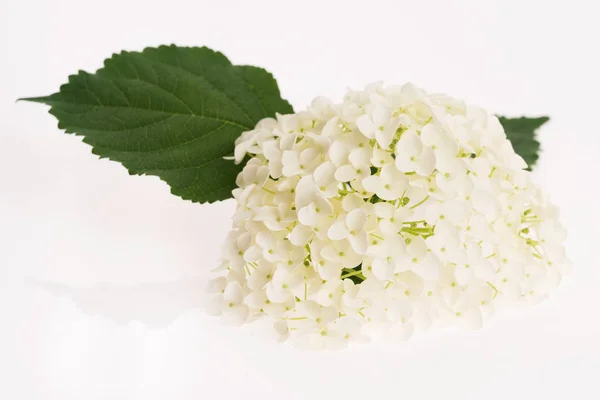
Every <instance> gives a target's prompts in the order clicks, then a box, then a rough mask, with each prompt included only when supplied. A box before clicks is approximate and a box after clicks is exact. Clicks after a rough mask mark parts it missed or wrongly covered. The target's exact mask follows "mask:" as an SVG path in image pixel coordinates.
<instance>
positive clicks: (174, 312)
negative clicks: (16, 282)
mask: <svg viewBox="0 0 600 400" xmlns="http://www.w3.org/2000/svg"><path fill="white" fill-rule="evenodd" d="M27 281H28V282H29V283H30V284H32V285H34V286H38V287H41V288H42V289H44V290H46V291H48V292H50V293H51V294H54V295H56V296H65V297H68V298H70V299H71V300H72V301H73V303H74V304H75V306H76V307H78V308H80V309H81V310H82V311H83V312H84V313H85V314H87V315H89V316H92V317H93V316H97V315H99V316H102V317H104V318H107V319H108V320H111V321H113V322H115V323H117V324H119V325H126V324H128V323H130V322H132V321H138V322H140V323H142V324H143V325H146V326H147V327H149V328H154V329H161V328H167V327H168V326H169V325H171V324H172V323H173V322H174V321H175V320H176V319H177V318H179V317H180V316H181V315H182V314H183V313H185V312H187V311H189V310H192V309H199V308H202V307H203V293H204V287H205V281H204V280H202V279H200V278H184V279H181V280H177V281H171V282H145V283H139V284H131V285H127V284H112V283H101V284H97V285H94V286H91V287H75V286H69V285H66V284H62V283H58V282H53V281H49V280H40V279H33V278H28V279H27Z"/></svg>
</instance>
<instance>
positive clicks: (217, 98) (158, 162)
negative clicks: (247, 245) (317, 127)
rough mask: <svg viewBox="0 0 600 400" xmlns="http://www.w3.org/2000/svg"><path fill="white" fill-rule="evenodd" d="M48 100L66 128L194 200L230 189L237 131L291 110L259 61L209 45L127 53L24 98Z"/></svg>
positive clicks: (209, 198) (228, 194)
mask: <svg viewBox="0 0 600 400" xmlns="http://www.w3.org/2000/svg"><path fill="white" fill-rule="evenodd" d="M22 100H27V101H34V102H39V103H44V104H48V105H50V106H51V109H50V113H51V114H52V115H54V116H55V117H56V118H57V119H58V121H59V123H58V127H59V128H61V129H64V130H65V131H66V132H67V133H74V134H76V135H81V136H83V137H84V139H83V141H84V142H85V143H87V144H89V145H91V146H92V147H93V150H92V152H93V153H94V154H97V155H99V156H100V157H101V158H109V159H111V160H114V161H118V162H120V163H122V164H123V165H124V166H125V167H126V168H127V169H128V170H129V173H130V174H136V175H143V174H146V175H156V176H158V177H159V178H160V179H162V180H164V181H165V182H167V183H168V184H169V185H170V186H171V192H172V193H173V194H176V195H178V196H181V197H182V198H184V199H186V200H191V201H194V202H201V203H204V202H214V201H218V200H224V199H227V198H229V197H231V190H232V189H234V188H235V178H236V176H237V174H238V172H239V171H240V170H241V168H242V165H235V164H234V163H233V161H229V160H224V159H223V157H224V156H228V155H232V154H233V149H234V141H235V139H236V138H237V137H238V136H239V135H240V134H241V133H242V132H244V131H248V130H251V129H253V128H254V126H255V125H256V123H257V122H258V121H259V120H261V119H262V118H265V117H274V116H275V113H281V114H288V113H292V112H293V110H292V107H291V106H290V104H289V103H288V102H287V101H286V100H284V99H282V98H281V96H280V94H279V89H278V87H277V82H276V81H275V79H274V78H273V76H272V75H271V74H269V73H268V72H267V71H265V70H264V69H261V68H256V67H251V66H236V65H232V64H231V63H230V62H229V60H228V59H227V58H226V57H225V56H224V55H223V54H221V53H218V52H215V51H213V50H210V49H208V48H206V47H202V48H199V47H176V46H161V47H158V48H147V49H145V50H143V51H142V52H122V53H120V54H115V55H113V57H112V58H110V59H107V60H106V61H105V63H104V67H103V68H102V69H99V70H98V71H96V73H95V74H90V73H87V72H84V71H80V72H79V73H78V74H77V75H72V76H70V77H69V82H68V83H67V84H65V85H63V86H62V87H61V88H60V91H59V92H58V93H55V94H52V95H50V96H47V97H36V98H26V99H22Z"/></svg>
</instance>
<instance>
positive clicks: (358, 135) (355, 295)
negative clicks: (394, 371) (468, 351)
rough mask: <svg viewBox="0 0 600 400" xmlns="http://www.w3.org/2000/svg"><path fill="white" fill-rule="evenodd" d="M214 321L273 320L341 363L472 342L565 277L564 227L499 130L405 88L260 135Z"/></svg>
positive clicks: (483, 116) (351, 96)
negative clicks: (413, 346)
mask: <svg viewBox="0 0 600 400" xmlns="http://www.w3.org/2000/svg"><path fill="white" fill-rule="evenodd" d="M234 158H235V161H236V162H238V163H240V162H241V161H242V160H244V159H248V162H247V163H246V165H245V167H244V169H243V170H242V172H240V174H239V176H238V179H237V185H238V186H239V188H238V189H235V190H234V193H233V194H234V198H235V199H236V201H237V203H238V207H237V211H236V214H235V215H234V217H233V230H232V232H231V234H230V235H229V236H228V237H227V239H226V243H225V246H224V249H223V260H222V263H221V268H219V269H218V271H219V272H217V273H218V274H220V275H219V276H218V277H217V278H216V279H215V280H213V281H212V282H211V285H210V287H209V291H210V292H211V293H213V297H212V302H211V306H212V307H211V312H212V313H213V314H223V315H225V316H226V317H227V318H228V319H230V320H232V321H234V322H235V323H243V322H249V321H252V320H255V319H256V318H258V317H265V318H270V319H272V320H273V327H274V329H275V331H276V332H277V333H278V335H279V337H280V339H281V340H291V341H294V343H296V344H298V345H301V346H308V347H311V348H323V347H330V348H338V347H343V346H346V345H347V344H348V343H349V342H351V341H356V342H360V341H364V340H366V339H367V338H368V336H367V334H368V333H369V332H373V331H374V330H380V331H382V332H385V333H384V336H385V337H388V338H390V339H393V340H406V339H408V338H410V337H411V336H412V335H413V334H414V333H416V332H419V331H422V330H424V329H427V328H428V327H429V326H432V327H447V326H453V325H455V326H458V327H463V328H468V329H472V328H477V327H479V326H481V324H482V323H483V320H484V319H485V318H489V317H490V316H491V315H492V314H493V312H494V309H495V308H496V307H499V306H502V304H506V302H505V300H510V301H511V302H515V301H516V302H520V303H524V304H534V303H537V302H539V301H541V300H543V299H544V298H546V297H547V295H548V294H549V292H550V291H552V290H554V289H555V288H556V285H557V283H558V282H559V281H560V278H561V276H562V275H564V274H566V273H568V272H569V269H570V263H569V261H568V260H567V258H566V255H565V251H564V246H563V242H564V240H565V237H566V232H565V230H564V229H563V228H562V226H561V225H560V223H559V222H558V211H557V209H556V207H555V206H553V205H552V204H551V203H550V202H549V201H548V199H547V197H546V196H545V195H544V194H543V192H542V191H541V190H540V188H539V187H538V186H536V185H535V184H534V183H533V181H532V180H531V179H530V176H529V173H528V172H527V171H525V170H524V168H526V164H525V162H524V161H523V159H522V158H521V157H520V156H519V155H517V154H516V153H515V152H514V150H513V148H512V145H511V143H510V141H508V140H507V138H506V134H505V133H504V131H503V128H502V126H501V125H500V123H499V121H498V119H497V118H496V117H495V116H493V115H491V114H488V113H487V112H485V111H484V110H482V109H480V108H476V107H471V106H467V105H465V104H464V103H463V102H462V101H459V100H456V99H453V98H450V97H448V96H442V95H428V94H427V93H425V92H424V91H423V90H421V89H419V88H417V87H415V86H413V85H410V84H407V85H404V86H401V87H397V86H395V87H384V86H383V85H382V84H381V83H375V84H371V85H368V86H367V87H366V88H365V90H363V91H350V92H349V93H348V94H347V95H346V96H345V97H344V101H343V103H341V104H334V103H332V102H331V101H329V100H327V99H324V98H321V97H319V98H317V99H315V100H314V101H313V103H312V104H311V106H310V107H309V109H308V111H303V112H299V113H296V114H291V115H277V116H276V118H266V119H264V120H263V121H261V122H259V123H258V124H257V126H256V128H255V129H254V130H252V131H249V132H245V133H244V134H243V135H241V137H240V138H239V139H238V140H237V142H236V148H235V157H234Z"/></svg>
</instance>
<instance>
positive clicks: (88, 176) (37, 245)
mask: <svg viewBox="0 0 600 400" xmlns="http://www.w3.org/2000/svg"><path fill="white" fill-rule="evenodd" d="M0 4H1V6H0V44H1V49H2V53H1V54H2V55H1V62H0V72H1V73H0V124H1V126H0V296H1V299H0V309H1V314H0V318H1V319H0V324H1V329H0V346H1V347H0V398H3V399H11V400H12V399H16V400H20V399H31V400H37V399H51V400H54V399H56V400H70V399H74V400H75V399H77V400H95V399H98V400H100V399H103V400H104V399H111V400H119V399H144V400H147V399H237V398H252V399H254V398H262V399H271V398H273V399H274V398H278V399H323V398H331V399H338V398H347V399H354V398H364V399H379V398H410V399H475V400H479V399H517V400H520V399H542V398H552V399H553V398H557V399H578V400H584V399H599V398H600V388H598V384H597V379H598V376H600V321H599V318H600V312H599V311H598V305H600V266H599V265H598V252H599V250H600V249H598V248H597V247H595V246H597V243H598V240H597V238H598V235H599V231H598V229H600V228H599V226H600V211H598V204H599V201H598V194H599V185H600V180H598V172H599V170H600V161H599V159H600V139H599V136H600V129H599V128H598V123H597V118H598V115H599V113H600V112H599V110H598V100H599V93H600V81H599V71H600V60H599V58H598V54H599V53H598V39H599V38H600V28H599V26H600V24H599V23H598V15H599V10H597V6H596V5H595V4H596V2H595V1H592V0H570V1H568V2H563V1H553V0H545V1H528V0H515V1H513V0H510V1H509V0H497V1H485V0H472V1H460V0H455V1H446V0H444V1H436V2H427V1H418V0H413V1H410V2H407V1H387V2H386V1H375V0H369V1H356V2H355V1H349V0H346V1H339V2H337V1H325V0H321V1H307V0H305V1H283V0H278V1H271V2H266V1H229V0H228V1H225V0H212V1H189V2H185V1H180V0H169V1H156V2H153V1H150V0H144V1H125V0H102V1H93V2H91V1H82V0H69V1H67V0H64V1H58V0H53V1H50V0H46V1H44V0H39V1H31V0H8V1H7V0H0ZM165 43H177V44H179V45H207V46H210V47H212V48H215V49H219V50H221V51H223V52H224V53H225V54H226V55H227V56H228V57H229V58H230V59H231V60H232V61H233V62H235V63H243V64H255V65H260V66H264V67H267V68H268V69H269V70H270V71H272V72H273V73H274V74H275V76H276V78H277V79H278V81H279V85H280V88H281V91H282V93H283V95H284V96H285V97H286V98H287V99H289V100H290V102H291V103H292V104H293V105H294V107H295V108H296V109H297V110H299V109H302V108H303V107H305V106H306V105H307V104H308V103H309V102H310V100H311V99H312V98H313V97H314V96H317V95H326V96H330V97H332V98H334V99H336V100H340V99H341V97H342V95H343V93H344V92H345V90H346V87H348V86H350V87H353V88H360V87H361V86H362V85H364V84H366V83H369V82H371V81H375V80H384V81H385V82H386V83H389V84H401V83H404V82H406V81H412V82H414V83H415V84H417V85H419V86H422V87H424V88H426V89H427V90H430V91H433V92H446V93H448V94H451V95H453V96H456V97H459V98H464V99H466V100H467V101H468V102H470V103H472V104H477V105H480V106H483V107H485V108H487V109H488V110H490V111H493V112H497V113H502V114H506V115H511V116H516V115H520V114H527V115H531V116H536V115H544V114H548V115H550V116H551V117H552V120H551V122H550V123H548V124H547V125H546V126H544V128H543V129H542V130H541V132H540V136H541V140H542V143H543V153H542V156H541V160H540V163H539V166H538V168H537V172H536V179H537V181H538V182H540V183H541V184H543V185H544V186H545V187H546V189H547V191H548V192H549V193H550V195H551V197H552V199H553V200H554V202H556V203H557V204H558V205H559V206H560V207H561V209H562V222H563V223H564V224H565V225H566V226H567V227H568V229H569V238H568V242H567V250H568V254H569V257H570V258H571V260H572V261H573V263H574V265H575V274H574V275H573V276H572V277H571V278H569V279H568V280H566V281H564V282H563V284H562V285H561V287H560V289H559V291H558V292H557V293H556V294H555V295H554V296H553V297H552V298H551V299H550V300H549V301H547V302H545V303H543V304H542V305H540V306H537V307H535V308H531V309H527V310H524V311H522V312H519V313H511V314H508V315H503V316H499V317H497V318H496V319H494V320H493V322H492V323H491V324H489V325H487V326H486V327H485V328H484V329H483V330H480V331H477V332H474V333H453V334H449V333H446V334H430V335H425V336H423V337H419V338H416V339H414V340H411V341H410V342H408V343H406V344H400V345H397V346H392V347H390V346H384V345H381V344H377V343H375V344H370V345H366V346H360V347H354V348H352V349H350V350H347V351H342V352H320V353H313V352H307V351H300V350H296V349H294V348H291V347H289V346H287V345H279V344H273V343H271V342H270V339H269V338H267V337H265V336H264V335H263V334H262V333H261V332H259V331H258V330H257V328H254V327H245V328H242V329H239V328H228V327H223V326H221V325H220V324H219V321H218V319H214V318H210V317H207V316H206V315H204V314H203V312H202V311H201V310H199V309H198V308H197V305H198V303H199V301H198V293H199V290H200V288H201V287H202V279H204V278H205V277H206V275H207V271H208V270H210V269H211V268H212V267H214V266H215V265H216V262H217V260H218V257H219V253H218V249H219V245H220V243H221V241H222V240H223V238H224V236H225V235H226V233H227V230H228V228H229V226H230V221H229V218H230V215H231V214H232V211H233V208H234V204H232V202H231V201H228V202H224V203H220V204H215V205H205V206H200V205H195V204H192V203H189V202H184V201H181V200H179V199H178V198H176V197H174V196H171V195H170V194H169V190H168V187H167V186H166V185H165V184H164V183H162V182H160V181H159V180H158V179H157V178H154V177H130V176H128V174H127V172H126V171H125V169H124V168H122V167H121V166H120V165H118V164H117V163H113V162H109V161H106V160H102V161H98V160H97V157H95V156H93V155H92V154H91V153H90V148H89V147H88V146H86V145H84V144H82V143H80V139H79V138H76V137H73V136H68V135H64V134H62V133H61V132H60V131H59V130H58V129H57V127H56V121H55V120H54V118H53V117H51V116H50V115H48V114H47V113H46V110H47V107H44V106H41V105H36V104H30V103H18V104H17V103H15V99H16V98H18V97H24V96H35V95H45V94H49V93H52V92H54V91H56V90H57V89H58V87H59V85H60V84H61V83H64V82H65V80H66V78H67V76H68V75H69V74H71V73H75V72H76V71H77V70H78V69H84V70H87V71H94V70H96V69H97V68H98V67H100V66H101V63H102V60H103V59H104V58H106V57H108V56H110V55H111V54H112V53H113V52H117V51H120V50H121V49H127V50H140V49H142V48H144V47H145V46H151V45H159V44H165ZM153 282H154V283H153ZM161 282H162V283H161ZM165 282H166V283H165ZM98 284H104V286H97V285H98ZM81 287H84V288H85V287H91V288H92V289H78V288H81ZM132 318H133V319H138V320H141V322H140V321H134V322H129V320H130V319H132Z"/></svg>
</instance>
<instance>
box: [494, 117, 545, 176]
mask: <svg viewBox="0 0 600 400" xmlns="http://www.w3.org/2000/svg"><path fill="white" fill-rule="evenodd" d="M498 119H499V120H500V123H501V124H502V126H503V127H504V131H505V132H506V136H507V137H508V139H509V140H510V141H511V143H512V145H513V148H514V149H515V152H516V153H517V154H518V155H520V156H521V157H523V159H524V160H525V162H526V163H527V165H528V166H529V167H528V168H527V169H528V170H529V171H531V168H532V167H533V166H534V165H535V163H536V161H537V160H538V157H539V152H540V142H538V141H537V138H536V134H535V131H536V130H537V129H538V128H539V127H541V126H542V125H544V124H545V123H546V122H548V120H549V119H550V118H548V117H538V118H527V117H520V118H506V117H498Z"/></svg>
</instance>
